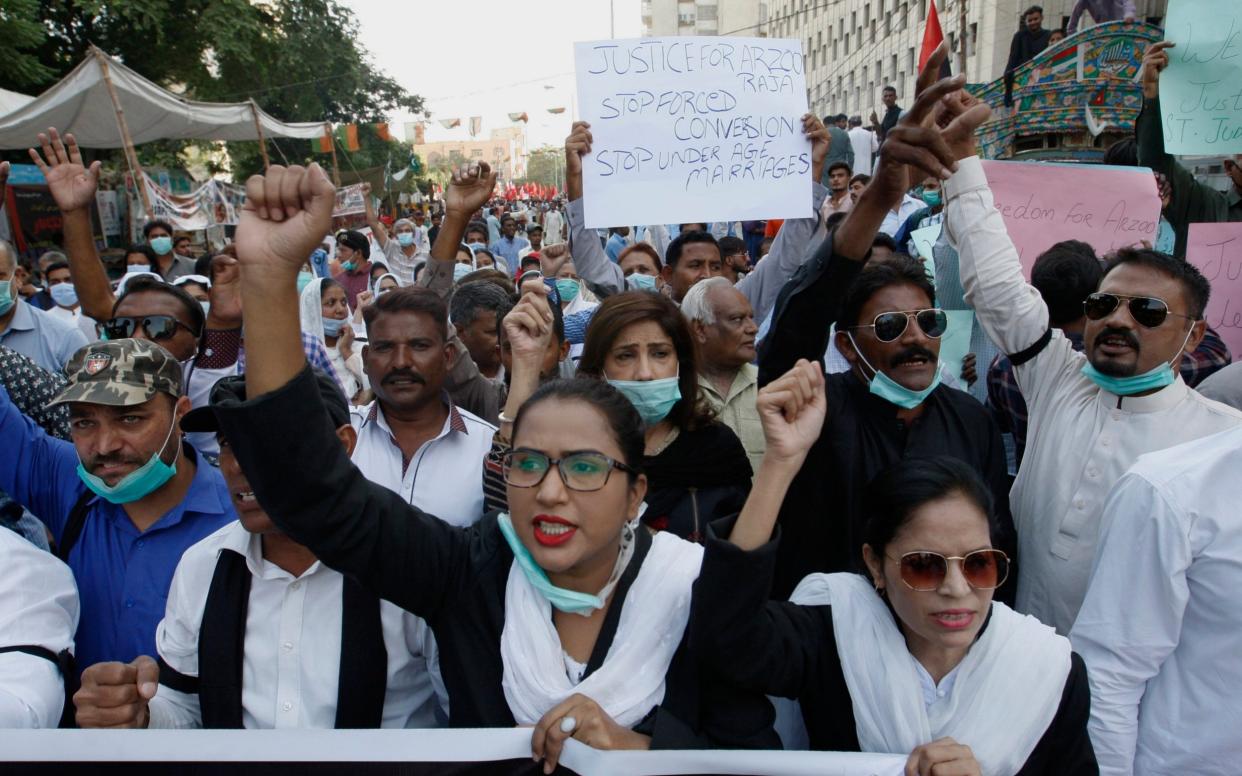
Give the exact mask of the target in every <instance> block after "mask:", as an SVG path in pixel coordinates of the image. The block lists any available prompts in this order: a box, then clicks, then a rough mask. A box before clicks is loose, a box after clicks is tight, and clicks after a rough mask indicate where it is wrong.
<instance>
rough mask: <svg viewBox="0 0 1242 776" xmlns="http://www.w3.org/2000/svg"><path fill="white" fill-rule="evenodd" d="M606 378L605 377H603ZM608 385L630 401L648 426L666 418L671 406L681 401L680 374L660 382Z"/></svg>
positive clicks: (611, 381)
mask: <svg viewBox="0 0 1242 776" xmlns="http://www.w3.org/2000/svg"><path fill="white" fill-rule="evenodd" d="M604 377H605V378H607V375H605V376H604ZM608 384H609V385H611V386H612V387H613V388H616V389H617V390H618V391H620V392H621V393H622V394H623V395H624V396H625V398H627V399H629V400H630V404H633V405H634V409H636V410H638V414H639V416H640V417H641V418H642V419H643V422H644V423H646V424H647V425H648V426H654V425H655V424H657V423H659V422H660V421H662V420H664V419H665V418H667V417H668V414H669V413H670V412H672V411H673V405H675V404H676V403H677V402H678V401H680V400H681V385H680V372H679V373H678V375H677V376H676V377H665V378H662V379H660V380H612V379H609V380H608Z"/></svg>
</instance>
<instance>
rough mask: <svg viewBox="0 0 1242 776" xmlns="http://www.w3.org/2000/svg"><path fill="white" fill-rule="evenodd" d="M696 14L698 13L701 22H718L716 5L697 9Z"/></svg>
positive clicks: (701, 6)
mask: <svg viewBox="0 0 1242 776" xmlns="http://www.w3.org/2000/svg"><path fill="white" fill-rule="evenodd" d="M695 12H696V13H698V15H699V20H700V21H715V20H716V6H714V5H700V6H698V7H697V8H696V9H695Z"/></svg>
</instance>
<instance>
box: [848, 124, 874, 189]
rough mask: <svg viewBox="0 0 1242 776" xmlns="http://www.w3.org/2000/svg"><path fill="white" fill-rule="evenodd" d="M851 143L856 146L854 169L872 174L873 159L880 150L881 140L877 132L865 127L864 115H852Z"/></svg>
mask: <svg viewBox="0 0 1242 776" xmlns="http://www.w3.org/2000/svg"><path fill="white" fill-rule="evenodd" d="M848 134H849V136H850V145H852V146H853V147H854V169H855V170H857V171H858V172H861V173H866V174H868V175H870V174H871V166H872V164H871V163H872V160H873V159H874V158H875V154H876V153H877V152H878V151H879V150H880V141H879V140H878V139H877V138H876V136H875V133H874V132H872V131H871V130H869V129H867V128H865V127H863V125H862V116H851V117H850V131H849V133H848Z"/></svg>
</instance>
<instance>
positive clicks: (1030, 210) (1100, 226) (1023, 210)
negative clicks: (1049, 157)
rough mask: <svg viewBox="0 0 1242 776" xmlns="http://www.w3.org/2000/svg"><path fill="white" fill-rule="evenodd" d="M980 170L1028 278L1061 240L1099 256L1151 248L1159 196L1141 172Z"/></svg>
mask: <svg viewBox="0 0 1242 776" xmlns="http://www.w3.org/2000/svg"><path fill="white" fill-rule="evenodd" d="M983 169H984V172H985V173H987V176H988V184H989V185H990V186H991V188H992V196H993V197H994V198H995V200H996V209H997V210H999V211H1000V213H1001V216H1003V217H1004V219H1005V227H1006V229H1008V230H1009V238H1010V239H1011V240H1013V243H1014V245H1015V246H1016V247H1017V249H1018V256H1019V258H1020V259H1021V261H1022V269H1023V272H1024V273H1025V274H1026V276H1027V278H1028V279H1029V278H1030V276H1031V267H1032V265H1034V264H1035V259H1036V258H1037V257H1038V256H1039V254H1041V253H1043V252H1044V251H1046V250H1047V249H1048V248H1050V247H1051V246H1052V245H1054V244H1056V243H1058V242H1061V241H1062V240H1082V241H1083V242H1085V243H1087V244H1088V245H1090V246H1091V247H1093V248H1095V251H1096V253H1098V254H1099V255H1100V256H1101V257H1103V256H1104V255H1105V254H1107V253H1109V252H1110V251H1114V250H1116V249H1117V248H1125V247H1128V246H1132V245H1139V244H1141V243H1142V242H1143V241H1144V240H1146V241H1147V242H1149V243H1151V244H1152V245H1155V243H1156V232H1157V231H1158V230H1159V227H1160V196H1159V194H1158V193H1157V192H1156V179H1155V176H1153V175H1152V173H1151V170H1149V169H1147V168H1146V167H1109V166H1104V165H1090V164H1053V163H1047V162H998V161H987V160H985V161H984V162H983Z"/></svg>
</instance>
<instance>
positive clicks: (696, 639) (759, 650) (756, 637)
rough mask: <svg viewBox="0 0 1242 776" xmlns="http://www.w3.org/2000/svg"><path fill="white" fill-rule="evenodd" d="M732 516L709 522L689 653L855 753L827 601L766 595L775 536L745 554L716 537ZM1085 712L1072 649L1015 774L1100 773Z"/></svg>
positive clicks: (815, 740)
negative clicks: (781, 703) (790, 707)
mask: <svg viewBox="0 0 1242 776" xmlns="http://www.w3.org/2000/svg"><path fill="white" fill-rule="evenodd" d="M731 523H732V521H731V520H726V521H721V522H719V523H717V524H715V525H714V526H712V527H710V528H709V532H708V539H707V542H706V544H707V547H706V554H705V555H704V558H703V571H702V573H701V574H700V575H699V579H698V581H697V582H696V583H695V588H694V604H693V608H692V610H691V617H690V637H691V643H692V644H693V645H694V647H695V650H696V653H697V654H698V655H699V656H700V658H701V659H702V660H703V661H704V663H705V664H707V665H708V666H714V667H715V668H717V669H718V670H720V671H722V672H727V674H728V676H729V678H730V679H731V680H732V681H734V682H737V683H738V684H739V685H741V686H742V687H744V688H746V689H749V690H754V691H758V692H764V693H768V694H771V695H778V696H781V697H785V698H793V699H795V700H798V701H799V702H800V703H801V706H802V718H803V721H804V722H805V723H806V729H807V734H808V736H809V738H810V742H811V748H812V749H816V750H822V751H836V752H857V751H859V744H858V733H857V728H856V724H855V719H854V707H853V701H852V699H851V698H850V692H849V687H848V685H847V684H846V681H845V674H844V672H843V671H842V668H841V660H840V657H839V655H838V653H837V646H836V637H835V635H834V633H833V623H832V607H830V606H800V605H798V604H793V603H789V602H787V601H769V600H767V596H766V590H767V588H768V584H769V581H770V579H771V577H772V573H773V570H774V567H775V564H776V562H777V552H776V545H777V544H778V543H780V542H779V541H772V542H770V543H768V544H766V545H764V546H763V547H760V548H759V549H757V550H754V551H753V552H746V551H743V550H742V549H740V548H738V547H736V546H735V545H733V544H730V543H729V542H728V541H725V540H722V539H721V538H718V536H728V534H729V533H730V531H731V530H732V525H731ZM987 625H988V623H987V622H985V623H984V628H986V627H987ZM979 632H980V633H982V632H983V630H982V629H980V631H979ZM964 691H966V688H959V689H956V690H955V692H964ZM1019 702H1020V701H1019ZM1090 715H1091V691H1090V688H1089V686H1088V683H1087V670H1086V667H1085V665H1084V664H1083V662H1082V658H1080V657H1079V656H1078V655H1077V654H1072V655H1071V663H1070V671H1069V675H1068V676H1067V677H1066V679H1065V688H1064V690H1063V691H1062V693H1061V704H1060V706H1059V707H1058V708H1057V713H1056V716H1055V717H1054V718H1053V720H1052V723H1051V724H1050V725H1049V726H1048V729H1047V731H1046V732H1045V733H1044V735H1043V736H1042V737H1041V738H1040V740H1039V743H1038V744H1036V745H1035V750H1034V751H1033V752H1032V753H1031V755H1030V757H1028V758H1027V761H1026V763H1025V764H1024V765H1023V767H1022V769H1021V770H1019V771H1018V776H1037V775H1040V776H1043V775H1045V774H1046V776H1089V775H1094V774H1097V773H1099V768H1098V766H1097V765H1096V759H1095V749H1094V748H1093V747H1092V745H1091V738H1090V736H1089V735H1088V734H1087V720H1088V718H1089V717H1090ZM958 743H964V744H967V745H969V744H970V742H969V741H959V742H958ZM897 754H904V752H898V753H897Z"/></svg>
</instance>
